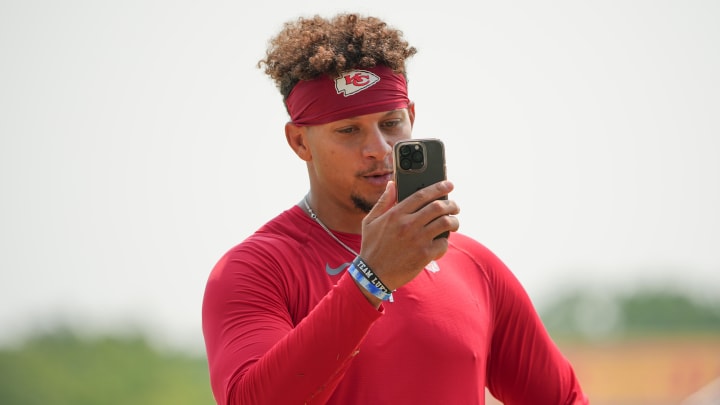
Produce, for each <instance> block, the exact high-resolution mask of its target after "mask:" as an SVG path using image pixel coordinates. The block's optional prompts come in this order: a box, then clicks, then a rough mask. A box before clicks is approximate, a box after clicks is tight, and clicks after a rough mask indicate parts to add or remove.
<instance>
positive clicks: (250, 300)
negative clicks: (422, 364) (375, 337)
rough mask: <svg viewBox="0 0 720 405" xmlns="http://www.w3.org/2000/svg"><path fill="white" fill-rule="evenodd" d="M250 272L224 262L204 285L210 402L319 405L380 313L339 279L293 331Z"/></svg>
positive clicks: (262, 277)
mask: <svg viewBox="0 0 720 405" xmlns="http://www.w3.org/2000/svg"><path fill="white" fill-rule="evenodd" d="M253 267H254V266H253V265H251V264H250V263H247V262H242V261H239V260H231V259H229V258H228V257H227V256H226V257H225V258H223V259H222V260H221V261H220V262H219V263H218V264H217V265H216V267H215V269H214V270H213V272H212V273H211V275H210V278H209V280H208V283H207V286H206V290H205V296H204V299H203V334H204V338H205V343H206V349H207V354H208V365H209V369H210V380H211V386H212V390H213V394H214V396H215V399H216V401H217V403H218V404H223V405H229V404H290V403H298V404H301V403H303V404H304V403H307V404H315V403H325V402H326V401H327V399H328V398H329V397H330V396H331V395H332V393H333V390H334V389H335V387H337V384H338V383H339V382H340V380H341V379H342V377H343V374H344V373H345V371H346V370H347V368H348V367H349V365H350V363H351V361H352V358H353V357H354V356H355V355H356V354H357V350H358V347H359V345H360V343H361V342H362V341H363V339H364V337H365V336H366V335H367V332H368V331H369V329H370V327H371V326H372V325H373V323H374V322H375V321H376V320H377V319H379V317H380V316H382V314H383V307H382V306H381V308H380V310H377V309H375V307H374V306H372V305H371V304H370V303H369V302H368V301H367V299H366V298H365V296H364V295H363V294H362V292H361V291H360V290H359V288H358V287H357V285H356V284H355V282H354V281H353V280H352V278H350V277H349V276H347V274H346V275H344V276H343V277H342V278H341V279H340V280H339V282H338V284H337V285H336V286H335V287H333V288H332V289H331V290H330V292H329V293H328V294H327V295H325V296H324V297H323V298H322V299H321V300H320V301H319V302H318V304H317V305H316V306H315V307H314V308H313V309H312V310H311V311H310V312H309V314H308V315H307V316H306V317H305V318H304V319H303V320H301V321H300V322H299V323H298V324H297V325H293V322H292V321H291V317H290V315H289V314H288V309H287V303H286V302H285V301H284V299H283V297H282V296H281V294H277V293H276V292H272V291H273V288H272V287H270V286H271V285H272V283H273V281H272V280H270V279H269V278H268V276H267V273H268V272H266V271H256V269H253ZM268 287H270V288H268Z"/></svg>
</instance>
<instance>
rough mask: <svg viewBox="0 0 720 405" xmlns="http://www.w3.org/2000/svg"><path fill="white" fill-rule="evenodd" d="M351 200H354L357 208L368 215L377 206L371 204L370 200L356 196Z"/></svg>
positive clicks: (352, 196)
mask: <svg viewBox="0 0 720 405" xmlns="http://www.w3.org/2000/svg"><path fill="white" fill-rule="evenodd" d="M350 198H351V199H352V202H353V204H355V208H357V209H359V210H360V211H362V212H364V213H366V214H368V213H369V212H370V210H372V209H373V207H374V206H375V203H371V202H369V201H368V200H366V199H364V198H362V197H360V196H358V195H355V194H353V195H351V196H350Z"/></svg>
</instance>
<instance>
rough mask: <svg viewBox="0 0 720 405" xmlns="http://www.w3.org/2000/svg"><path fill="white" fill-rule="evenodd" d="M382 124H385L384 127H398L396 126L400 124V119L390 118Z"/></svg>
mask: <svg viewBox="0 0 720 405" xmlns="http://www.w3.org/2000/svg"><path fill="white" fill-rule="evenodd" d="M382 125H383V127H385V128H393V127H396V126H398V125H400V120H389V121H385V122H383V124H382Z"/></svg>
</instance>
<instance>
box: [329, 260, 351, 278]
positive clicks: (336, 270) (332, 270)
mask: <svg viewBox="0 0 720 405" xmlns="http://www.w3.org/2000/svg"><path fill="white" fill-rule="evenodd" d="M351 264H352V263H343V264H341V265H340V266H338V267H336V268H332V267H330V265H329V264H328V263H325V271H326V272H327V274H328V275H330V276H337V275H338V274H340V272H342V271H343V270H345V269H346V268H348V267H349V266H350V265H351Z"/></svg>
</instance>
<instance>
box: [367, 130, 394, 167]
mask: <svg viewBox="0 0 720 405" xmlns="http://www.w3.org/2000/svg"><path fill="white" fill-rule="evenodd" d="M390 152H392V143H391V141H390V139H389V138H388V136H387V135H386V134H385V133H383V131H382V130H381V129H380V128H377V127H375V128H373V130H372V131H371V132H369V133H368V135H367V137H366V140H365V147H364V154H365V156H366V157H368V158H371V159H378V160H384V159H385V158H386V157H387V156H388V154H390Z"/></svg>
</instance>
